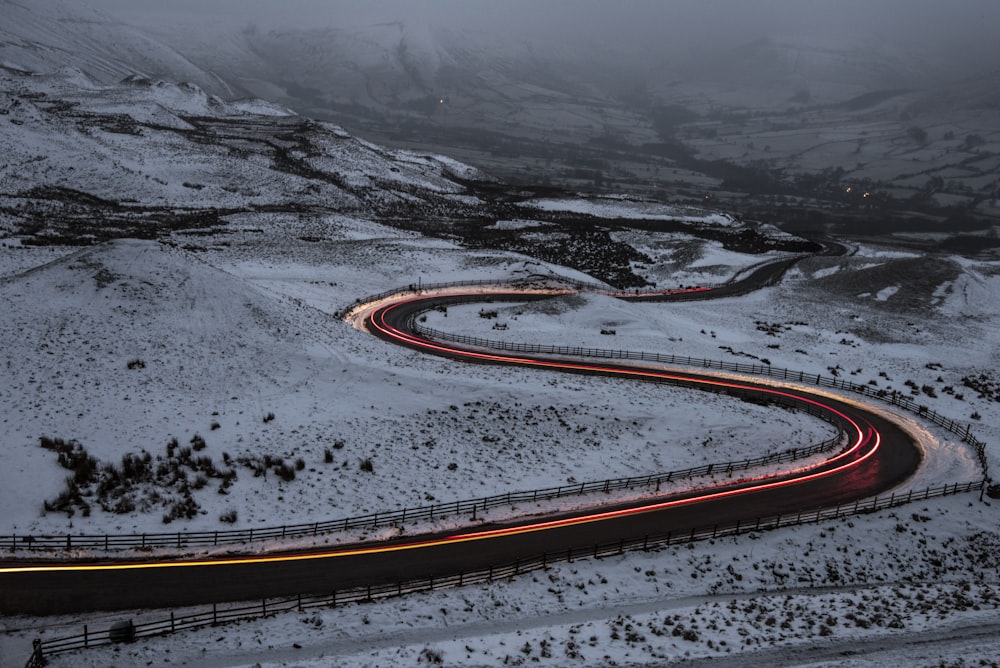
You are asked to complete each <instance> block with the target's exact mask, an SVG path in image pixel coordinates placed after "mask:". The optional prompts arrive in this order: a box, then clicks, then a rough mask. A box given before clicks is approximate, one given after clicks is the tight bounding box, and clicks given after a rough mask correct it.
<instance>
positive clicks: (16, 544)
mask: <svg viewBox="0 0 1000 668" xmlns="http://www.w3.org/2000/svg"><path fill="white" fill-rule="evenodd" d="M779 399H780V400H779V401H773V402H772V403H773V404H775V405H780V406H784V407H787V408H796V409H798V410H802V411H803V412H806V413H809V414H810V415H813V416H815V417H818V418H820V419H823V420H825V421H827V422H830V423H831V424H833V425H834V426H836V427H837V428H838V434H837V435H836V436H834V437H833V438H830V439H827V440H826V441H823V442H822V443H818V444H816V445H811V446H807V447H804V448H793V449H791V450H784V451H781V452H776V453H773V454H770V455H763V456H761V457H754V458H747V459H742V460H738V461H731V462H723V463H713V464H703V465H702V466H695V467H691V468H687V469H682V470H679V471H667V472H663V473H652V474H647V475H642V476H629V477H625V478H610V479H607V480H599V481H592V482H582V483H574V484H571V485H560V486H558V487H547V488H544V489H534V490H524V491H514V492H505V493H503V494H495V495H492V496H484V497H480V498H476V499H467V500H461V501H450V502H444V503H436V504H433V505H428V506H418V507H415V508H403V509H402V510H393V511H386V512H381V513H371V514H368V515H358V516H355V517H347V518H342V519H335V520H326V521H322V522H306V523H302V524H290V525H284V526H277V527H258V528H249V529H229V530H221V531H191V532H173V533H143V534H121V535H110V534H63V535H54V536H46V535H25V536H17V535H10V536H0V548H6V549H9V550H10V551H11V552H12V553H16V552H17V551H18V550H22V551H24V550H71V549H77V550H79V549H98V550H113V549H123V548H124V549H135V548H139V549H149V548H157V547H161V548H183V547H193V546H212V547H215V546H219V545H229V544H241V543H249V542H253V541H255V540H257V541H262V540H276V539H277V540H288V539H293V538H306V537H312V536H319V535H324V534H329V533H335V532H338V531H339V532H343V531H347V530H349V529H377V528H378V527H384V526H398V525H400V524H402V523H404V522H406V521H411V522H414V521H420V520H431V521H433V520H435V519H440V518H443V517H448V516H453V515H462V514H466V515H472V517H473V518H475V516H476V513H477V512H485V511H487V510H489V509H491V508H496V507H499V506H510V505H512V504H517V503H526V502H538V501H549V500H552V499H560V498H565V497H572V496H580V495H586V494H592V493H595V492H604V493H611V492H617V491H622V490H629V489H637V488H643V487H653V486H655V487H656V488H659V487H660V485H662V484H665V483H671V482H674V481H677V480H686V479H691V478H697V477H701V476H706V475H711V474H713V473H723V474H727V475H728V474H732V473H735V472H738V471H745V470H747V469H750V468H753V467H757V466H766V465H768V464H779V463H783V462H789V461H795V460H798V459H803V458H805V457H809V456H812V455H815V454H819V453H822V452H828V451H829V450H831V449H833V448H834V447H835V446H836V445H838V444H839V443H842V442H843V441H844V434H845V431H844V427H845V425H844V423H842V421H841V420H839V419H838V418H837V417H836V416H833V415H830V414H829V413H827V412H825V411H821V410H819V409H818V408H816V407H815V406H812V405H810V404H802V405H801V406H793V405H792V403H791V401H790V400H788V399H784V398H779Z"/></svg>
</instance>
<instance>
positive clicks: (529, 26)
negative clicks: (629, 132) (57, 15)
mask: <svg viewBox="0 0 1000 668" xmlns="http://www.w3.org/2000/svg"><path fill="white" fill-rule="evenodd" d="M83 1H84V2H88V3H89V4H91V5H92V6H94V7H95V8H97V9H100V10H103V11H106V12H108V13H111V14H114V15H116V16H117V17H118V18H120V19H122V20H124V21H126V22H129V23H135V24H138V25H150V24H154V23H155V24H159V26H160V27H161V28H162V27H163V26H164V25H165V24H172V23H182V22H197V23H199V24H201V25H202V26H205V25H206V24H208V25H212V26H216V27H218V28H220V29H232V28H240V27H243V26H245V25H248V24H250V23H253V24H256V25H257V26H258V27H260V28H263V29H268V28H271V27H317V26H322V27H325V26H342V27H348V26H355V25H359V24H367V23H377V22H385V21H395V20H403V21H421V22H426V23H429V24H432V25H443V26H449V27H455V28H463V29H480V30H488V31H490V32H500V33H506V34H510V35H511V37H512V38H520V37H527V38H529V39H539V38H544V37H545V36H553V37H557V38H558V39H560V40H561V41H569V42H574V41H578V42H589V41H594V40H599V41H600V40H608V41H609V42H611V43H612V44H617V45H631V46H633V47H635V48H651V47H653V46H656V47H659V48H662V47H664V46H669V45H673V44H676V45H677V46H678V47H679V48H683V49H689V48H691V47H695V46H697V45H699V44H705V43H714V42H716V41H718V40H724V41H726V42H746V41H751V40H753V39H756V38H759V37H762V36H769V35H778V36H785V35H789V34H792V35H803V34H805V35H809V36H822V37H825V38H828V39H841V40H850V41H851V42H856V41H858V40H862V41H863V40H878V41H879V42H882V43H885V42H897V41H904V42H906V43H909V44H916V45H918V46H920V45H923V46H926V47H927V49H928V50H931V51H941V50H943V51H946V52H951V53H953V54H954V55H955V56H956V57H959V58H963V59H968V58H969V57H974V58H988V59H990V60H994V61H1000V47H998V46H997V43H998V40H997V30H998V27H1000V0H950V1H947V0H83Z"/></svg>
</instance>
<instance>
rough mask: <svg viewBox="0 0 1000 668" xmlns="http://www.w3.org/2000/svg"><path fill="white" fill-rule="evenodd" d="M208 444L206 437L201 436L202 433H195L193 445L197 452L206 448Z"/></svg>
mask: <svg viewBox="0 0 1000 668" xmlns="http://www.w3.org/2000/svg"><path fill="white" fill-rule="evenodd" d="M206 445H207V444H206V443H205V439H204V438H203V437H202V436H201V434H195V435H194V436H192V437H191V447H192V448H194V451H195V452H198V451H200V450H204V449H205V446H206Z"/></svg>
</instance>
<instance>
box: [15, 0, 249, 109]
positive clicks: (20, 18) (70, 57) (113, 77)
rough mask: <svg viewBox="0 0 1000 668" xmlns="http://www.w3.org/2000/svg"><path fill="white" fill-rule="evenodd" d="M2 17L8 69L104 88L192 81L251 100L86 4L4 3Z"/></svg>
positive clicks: (57, 0) (55, 0) (217, 92)
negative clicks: (140, 79)
mask: <svg viewBox="0 0 1000 668" xmlns="http://www.w3.org/2000/svg"><path fill="white" fill-rule="evenodd" d="M0 16H2V17H3V18H2V19H0V64H3V65H6V66H8V67H12V68H18V69H23V70H30V71H33V72H51V71H54V70H59V69H62V68H65V67H74V68H76V69H79V70H81V71H83V72H85V73H86V74H87V75H88V76H89V77H91V78H92V79H94V80H95V81H97V82H101V83H110V82H113V81H117V80H119V79H122V78H124V77H127V76H130V75H140V76H144V77H152V78H159V79H166V80H169V81H176V82H181V81H190V82H192V83H195V84H197V85H198V86H200V87H201V88H202V89H204V90H206V91H208V92H209V93H211V94H214V95H221V96H225V97H240V96H245V95H246V92H245V91H242V90H240V89H238V88H236V87H233V86H231V85H229V84H228V83H226V82H225V81H223V80H222V79H221V78H220V77H219V76H217V75H215V74H214V73H213V72H211V71H208V70H205V69H202V68H200V67H198V66H197V65H195V64H193V63H192V62H191V61H190V60H188V59H187V58H185V57H184V56H183V55H181V54H180V53H178V52H177V51H176V50H174V49H173V48H171V47H169V46H167V45H166V44H164V43H162V42H161V41H159V40H157V39H155V38H153V37H151V36H150V35H149V34H148V33H146V32H144V31H142V30H139V29H136V28H133V27H131V26H128V25H125V24H123V23H121V22H119V21H117V20H115V19H114V18H112V17H109V16H107V15H106V14H103V13H101V12H98V11H95V10H92V9H89V8H88V7H87V6H86V4H85V3H80V2H70V1H68V0H67V1H60V0H51V1H47V2H32V3H30V4H22V3H19V2H15V1H14V0H0Z"/></svg>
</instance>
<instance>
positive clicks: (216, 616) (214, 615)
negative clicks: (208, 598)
mask: <svg viewBox="0 0 1000 668" xmlns="http://www.w3.org/2000/svg"><path fill="white" fill-rule="evenodd" d="M218 625H219V614H218V608H217V606H216V604H215V603H213V604H212V626H218Z"/></svg>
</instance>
